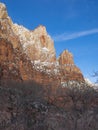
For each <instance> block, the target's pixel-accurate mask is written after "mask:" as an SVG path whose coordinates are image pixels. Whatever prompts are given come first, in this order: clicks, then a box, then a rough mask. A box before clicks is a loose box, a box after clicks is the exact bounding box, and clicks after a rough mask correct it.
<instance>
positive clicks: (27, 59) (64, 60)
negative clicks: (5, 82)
mask: <svg viewBox="0 0 98 130" xmlns="http://www.w3.org/2000/svg"><path fill="white" fill-rule="evenodd" d="M12 64H14V66H15V67H16V68H17V76H15V78H14V79H16V77H18V76H19V75H20V76H19V77H21V78H20V80H22V81H24V80H33V81H36V82H38V83H41V84H49V83H50V82H54V81H55V82H56V83H57V84H58V83H61V82H66V81H70V80H75V81H84V78H83V75H82V73H81V71H80V69H79V68H78V67H77V66H76V65H75V64H74V60H73V55H72V54H71V53H70V52H69V51H68V50H65V51H64V52H63V53H62V54H61V55H60V56H59V58H58V59H56V52H55V48H54V42H53V40H52V39H51V37H50V36H49V34H48V33H47V31H46V28H45V27H44V26H42V25H40V26H38V27H37V28H36V29H34V30H32V31H31V30H28V29H27V28H25V27H23V26H21V25H18V24H14V23H13V21H12V20H11V18H10V17H9V16H8V13H7V10H6V7H5V5H4V4H2V3H0V65H1V66H6V67H5V68H10V70H8V71H6V73H8V78H10V77H11V78H12V77H14V75H16V74H15V72H13V70H14V69H15V67H12V68H13V69H11V67H10V66H13V65H12ZM3 69H4V67H2V69H1V70H2V76H1V77H3V74H4V72H5V71H3ZM11 71H12V73H13V76H11V75H10V74H11V73H9V72H11ZM5 75H7V74H5ZM6 79H7V76H6Z"/></svg>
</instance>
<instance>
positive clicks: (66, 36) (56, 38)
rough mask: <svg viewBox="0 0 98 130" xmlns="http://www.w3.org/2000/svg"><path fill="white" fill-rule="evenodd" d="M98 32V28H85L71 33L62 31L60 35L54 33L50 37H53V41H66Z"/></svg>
mask: <svg viewBox="0 0 98 130" xmlns="http://www.w3.org/2000/svg"><path fill="white" fill-rule="evenodd" d="M95 33H98V28H96V29H91V30H85V31H82V32H75V33H71V34H67V33H62V34H60V35H56V36H53V37H52V38H53V39H54V41H59V42H60V41H68V40H71V39H76V38H79V37H83V36H87V35H91V34H95Z"/></svg>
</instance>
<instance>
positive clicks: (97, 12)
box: [0, 0, 98, 81]
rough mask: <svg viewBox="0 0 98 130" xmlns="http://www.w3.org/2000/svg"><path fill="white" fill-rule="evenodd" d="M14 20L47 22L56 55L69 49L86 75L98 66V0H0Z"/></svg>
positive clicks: (31, 25)
mask: <svg viewBox="0 0 98 130" xmlns="http://www.w3.org/2000/svg"><path fill="white" fill-rule="evenodd" d="M0 1H1V2H3V3H5V4H6V6H7V10H8V14H9V16H10V17H11V18H12V20H13V21H14V22H15V23H18V24H20V25H23V26H25V27H26V28H28V29H30V30H33V29H34V28H36V27H37V26H38V25H40V24H41V25H44V26H46V29H47V31H48V33H49V34H50V35H51V37H52V38H53V39H54V45H55V48H56V54H57V56H58V55H59V54H60V53H61V52H62V51H63V50H64V49H68V50H69V51H71V52H72V53H73V55H74V60H75V63H76V65H77V66H78V67H79V68H80V69H81V71H82V72H83V74H84V76H86V77H89V78H90V79H91V80H92V81H94V79H93V78H92V77H91V75H92V73H93V71H96V70H98V0H0Z"/></svg>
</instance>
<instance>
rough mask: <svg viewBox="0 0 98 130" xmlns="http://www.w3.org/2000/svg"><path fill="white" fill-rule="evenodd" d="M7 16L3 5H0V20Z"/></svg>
mask: <svg viewBox="0 0 98 130" xmlns="http://www.w3.org/2000/svg"><path fill="white" fill-rule="evenodd" d="M7 16H8V14H7V10H6V7H5V5H4V4H3V3H0V19H4V18H7Z"/></svg>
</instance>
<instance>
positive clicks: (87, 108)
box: [0, 3, 98, 130]
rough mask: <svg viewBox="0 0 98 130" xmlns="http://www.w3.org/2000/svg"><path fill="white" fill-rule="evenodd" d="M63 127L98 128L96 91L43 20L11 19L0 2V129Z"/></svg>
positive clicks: (50, 129)
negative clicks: (30, 24) (31, 26)
mask: <svg viewBox="0 0 98 130" xmlns="http://www.w3.org/2000/svg"><path fill="white" fill-rule="evenodd" d="M65 129H66V130H98V92H97V91H96V90H94V89H93V87H89V85H87V84H86V83H85V82H84V78H83V75H82V73H81V71H80V69H79V68H78V67H77V66H76V65H75V63H74V60H73V55H72V54H71V53H70V52H69V51H68V50H64V52H63V53H62V54H61V55H60V56H59V58H57V59H56V54H55V48H54V45H53V40H52V39H51V37H50V36H49V35H48V33H47V31H46V28H45V27H44V26H39V27H37V28H36V29H35V30H33V31H30V30H28V29H26V28H24V27H23V26H20V25H17V24H14V23H13V22H12V20H11V18H10V17H9V16H8V13H7V10H6V7H5V5H4V4H2V3H0V130H65Z"/></svg>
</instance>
